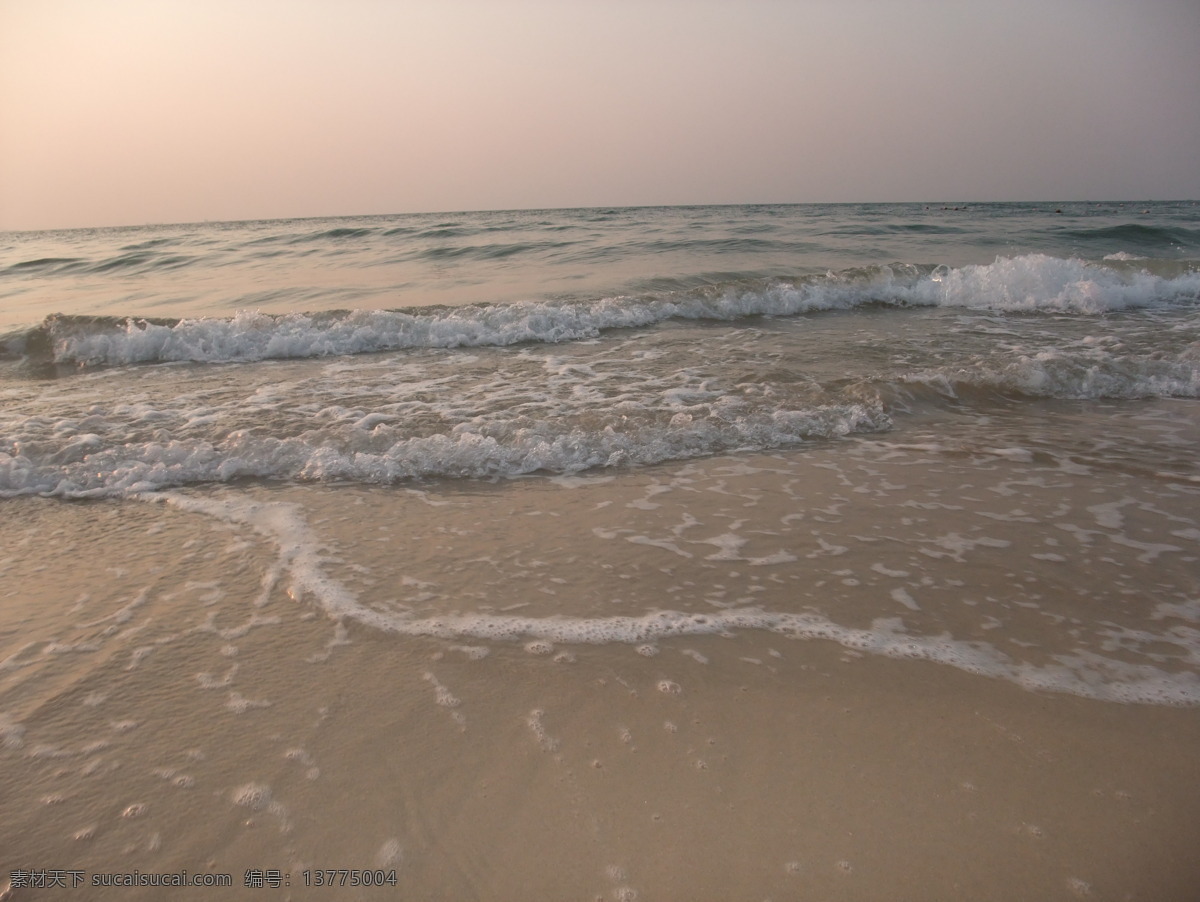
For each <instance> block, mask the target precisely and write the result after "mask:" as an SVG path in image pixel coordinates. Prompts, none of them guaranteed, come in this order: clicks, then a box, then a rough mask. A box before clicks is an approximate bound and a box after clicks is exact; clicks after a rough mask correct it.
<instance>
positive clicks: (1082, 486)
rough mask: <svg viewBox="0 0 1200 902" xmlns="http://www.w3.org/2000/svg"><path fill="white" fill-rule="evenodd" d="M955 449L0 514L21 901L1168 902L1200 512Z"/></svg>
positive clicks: (1189, 860) (3, 787)
mask: <svg viewBox="0 0 1200 902" xmlns="http://www.w3.org/2000/svg"><path fill="white" fill-rule="evenodd" d="M943 434H946V433H945V432H944V431H943ZM966 434H967V433H964V435H966ZM948 435H949V438H948V439H947V440H946V441H945V442H943V447H942V448H940V449H934V448H931V447H928V446H925V445H921V444H919V443H918V444H915V445H911V444H910V445H909V446H907V447H905V446H902V445H900V444H897V443H892V442H888V441H884V440H873V439H868V440H861V441H856V442H855V443H854V444H853V445H852V446H851V447H849V448H848V447H847V446H846V445H845V444H844V443H842V444H837V445H831V446H829V447H827V448H821V447H815V448H813V449H810V450H805V451H795V452H788V453H781V454H773V455H738V456H732V457H716V458H710V459H705V460H701V461H692V462H682V463H680V462H676V463H674V464H671V465H662V466H659V467H650V468H644V469H641V470H636V471H627V472H624V473H616V474H612V473H608V474H602V475H596V476H586V475H585V476H581V477H556V478H542V477H534V478H528V479H521V480H515V481H513V480H510V481H505V482H502V483H496V484H484V483H478V484H474V485H471V484H463V483H441V484H438V483H426V484H422V485H417V486H413V485H410V486H406V487H393V488H388V489H384V490H380V489H378V488H369V487H362V486H354V485H345V486H337V485H328V486H290V487H288V486H266V485H260V486H253V485H250V486H243V487H238V489H237V492H238V494H237V495H236V496H235V495H234V494H233V490H232V489H226V488H220V487H218V488H211V489H210V488H200V489H189V490H180V491H177V492H169V493H163V495H162V496H158V500H140V501H139V500H123V501H99V502H79V503H71V504H64V503H62V502H60V501H55V500H48V499H39V498H27V499H12V500H9V501H7V502H5V504H6V506H7V507H8V511H9V513H10V514H11V516H10V517H9V522H10V523H11V524H13V525H14V526H15V527H16V528H15V529H13V530H12V535H13V538H14V539H15V542H10V543H9V544H8V545H7V546H6V549H5V551H6V555H5V560H4V576H5V582H4V585H5V586H6V587H7V588H6V590H5V594H6V598H5V606H4V608H3V611H4V617H5V620H4V622H3V623H2V624H0V638H2V640H3V642H4V645H3V655H4V657H3V659H2V660H0V679H2V680H3V690H4V698H5V709H4V712H3V715H2V719H0V737H2V741H0V757H2V758H3V760H4V767H3V774H4V776H3V778H2V783H0V791H2V792H3V798H4V810H5V812H6V814H5V817H4V819H3V824H2V825H0V848H2V849H3V850H4V861H3V866H4V867H5V869H7V870H8V871H12V872H17V871H20V870H22V869H24V870H27V871H29V872H30V873H34V874H36V873H37V871H38V870H39V869H41V870H47V869H67V870H69V871H71V872H73V873H78V874H82V875H83V877H82V879H84V880H85V881H87V882H88V883H87V885H88V889H87V890H86V891H85V890H83V889H82V888H80V889H57V890H56V889H33V888H28V889H25V888H21V887H19V886H18V887H14V888H13V889H12V890H11V898H13V899H15V900H19V899H32V898H67V897H69V896H72V895H76V896H80V897H81V896H83V895H86V896H87V898H97V899H107V898H113V899H117V898H120V899H128V898H146V899H152V898H166V897H167V896H165V895H164V890H163V889H161V888H156V887H142V888H130V887H119V888H118V887H103V886H94V885H92V881H94V880H96V879H97V877H96V875H106V874H114V873H121V874H135V873H136V874H140V875H142V876H145V875H148V874H160V873H167V874H170V873H178V872H181V871H184V870H186V871H187V872H188V874H189V875H198V874H228V875H230V879H231V881H232V886H230V887H228V888H223V889H219V890H217V889H201V888H196V887H193V888H189V889H177V890H173V891H172V892H171V897H172V898H174V897H176V896H175V895H174V894H175V893H178V894H179V896H180V897H188V896H189V895H190V896H191V897H194V898H263V897H264V896H270V897H274V898H280V899H286V898H297V899H301V898H322V897H326V896H329V895H332V894H333V893H334V892H336V895H337V897H338V898H356V899H376V898H388V897H395V896H396V895H399V896H402V897H404V898H422V899H480V900H510V899H511V900H517V899H589V900H590V899H597V900H601V899H605V900H607V899H613V900H632V899H643V900H650V899H712V900H721V899H755V900H762V899H773V900H782V899H846V900H856V899H913V900H918V899H925V900H936V899H960V898H971V899H995V900H1010V899H1016V898H1020V899H1047V900H1049V899H1072V898H1088V899H1114V900H1116V899H1121V900H1124V899H1146V900H1180V902H1183V900H1186V899H1189V898H1191V894H1192V893H1193V891H1194V888H1195V887H1196V886H1197V885H1198V883H1197V878H1198V877H1200V869H1198V868H1200V866H1198V865H1197V863H1196V861H1195V857H1194V855H1192V854H1191V853H1192V850H1193V846H1194V838H1195V837H1196V836H1197V835H1200V779H1198V777H1200V765H1198V763H1197V759H1196V756H1195V749H1196V748H1197V743H1198V742H1200V713H1198V712H1197V709H1196V708H1195V707H1192V706H1187V705H1185V706H1182V707H1181V706H1178V705H1171V704H1150V703H1147V702H1156V701H1164V700H1165V701H1170V700H1171V699H1170V698H1167V697H1165V696H1169V695H1170V693H1171V692H1176V693H1178V694H1179V695H1180V696H1181V697H1183V696H1186V694H1187V692H1189V691H1191V688H1190V687H1191V686H1192V685H1193V683H1192V681H1194V676H1191V677H1189V676H1188V675H1187V669H1186V664H1187V662H1188V660H1189V658H1188V655H1189V654H1193V655H1194V652H1191V651H1189V650H1188V646H1187V641H1190V640H1188V638H1187V637H1188V636H1190V635H1191V634H1192V633H1193V632H1194V629H1195V627H1194V624H1195V622H1196V618H1197V611H1196V609H1195V601H1194V600H1192V601H1190V602H1189V601H1187V600H1186V599H1187V598H1189V597H1190V598H1192V599H1194V597H1195V596H1194V592H1195V575H1196V572H1197V570H1196V563H1195V561H1196V555H1195V550H1196V549H1195V542H1196V537H1197V533H1196V530H1195V526H1194V525H1189V524H1194V495H1195V494H1196V491H1197V489H1196V488H1195V486H1193V485H1191V484H1190V483H1186V482H1182V481H1172V480H1171V479H1170V478H1168V477H1164V476H1163V475H1162V474H1159V475H1158V476H1153V475H1150V476H1147V475H1146V474H1144V473H1128V474H1112V473H1109V474H1107V475H1106V477H1105V479H1103V480H1098V479H1095V478H1093V477H1092V476H1091V475H1090V474H1088V473H1087V472H1086V469H1085V468H1084V467H1082V466H1077V468H1076V472H1074V473H1071V472H1067V470H1069V468H1064V466H1063V461H1062V460H1061V459H1060V460H1049V459H1040V457H1039V455H1035V454H1018V453H1016V452H1014V451H1011V450H1008V451H1006V450H1004V449H1003V448H999V449H998V448H991V449H982V448H972V447H970V446H969V444H967V443H966V440H965V439H964V438H963V437H962V436H958V437H956V436H955V435H954V434H953V433H949V434H948ZM956 441H957V442H958V444H957V445H955V442H956ZM164 497H165V499H166V500H165V501H164V500H163V498H164ZM248 499H249V500H248ZM18 524H19V525H18ZM684 565H686V566H684ZM18 586H19V587H20V589H19V590H18V589H16V588H14V587H18ZM64 600H69V603H64ZM648 608H649V609H655V610H660V611H675V612H678V613H682V614H687V615H689V616H692V617H693V619H692V620H691V621H689V622H690V623H691V624H692V625H691V626H690V627H686V628H684V627H680V626H678V625H677V624H676V625H675V626H673V627H671V628H670V629H666V628H664V627H662V625H661V623H659V626H658V627H656V626H655V623H656V621H654V620H653V618H650V619H649V620H647V618H646V617H645V616H639V614H641V615H644V612H645V611H646V610H647V609H648ZM888 609H891V610H890V611H889V610H888ZM1098 609H1099V610H1106V611H1108V612H1109V614H1107V615H1100V614H1097V610H1098ZM881 610H882V611H884V612H886V613H888V616H886V617H881V616H880V612H881ZM754 612H758V614H757V615H756V614H755V613H754ZM768 612H773V613H774V614H775V615H782V614H785V613H786V614H788V615H791V616H790V619H789V617H782V616H775V619H771V617H767V616H766V613H768ZM756 616H757V617H758V619H757V620H756V619H755V618H756ZM723 618H724V619H723ZM730 618H733V619H730ZM738 618H741V619H738ZM1117 620H1119V621H1120V622H1116V621H1117ZM633 621H637V623H638V624H640V625H639V626H636V628H635V627H634V626H632V625H631V624H632V623H633ZM706 621H710V623H709V626H708V627H706V626H705V625H704V624H705V622H706ZM712 624H716V626H713V625H712ZM739 624H745V625H744V626H740V625H739ZM522 629H523V630H525V634H524V635H520V636H519V637H517V638H504V636H505V635H506V633H505V630H511V631H520V630H522ZM655 629H658V631H659V633H658V634H655ZM637 630H641V634H640V635H639V634H636V631H637ZM439 631H440V634H439ZM589 631H590V632H589ZM31 636H36V637H37V638H36V639H32V640H31V639H30V637H31ZM580 636H584V637H585V638H587V640H588V641H581V640H580ZM22 637H24V641H22ZM1150 660H1153V661H1155V662H1156V666H1155V667H1154V668H1150V669H1147V668H1148V665H1147V661H1150ZM1181 666H1183V669H1182V670H1180V669H1179V668H1180V667H1181ZM1151 670H1153V671H1154V673H1156V674H1158V682H1157V683H1156V682H1155V681H1154V680H1153V679H1151V673H1150V671H1151ZM1177 671H1178V673H1177ZM1171 674H1176V676H1171ZM1039 687H1040V688H1039ZM1155 693H1158V695H1156V694H1155ZM1089 696H1090V697H1089ZM325 869H345V870H347V871H352V870H353V869H363V870H367V871H372V872H377V873H378V874H380V875H382V876H384V877H390V876H391V874H392V872H393V871H394V875H395V881H396V885H395V887H394V888H393V887H392V886H391V885H388V884H385V885H384V886H383V887H376V886H369V887H368V886H357V887H352V886H349V885H347V886H344V887H341V888H337V889H336V890H335V889H331V888H330V887H328V886H313V885H309V884H311V883H313V882H314V881H315V880H319V879H321V878H319V877H315V876H314V874H316V873H317V872H319V871H323V870H325ZM260 875H262V876H261V877H260ZM260 879H266V880H267V881H268V882H267V883H266V884H265V885H263V886H257V885H254V884H255V883H256V882H257V881H258V880H260ZM331 879H334V880H349V879H352V878H342V877H339V876H338V875H337V874H336V873H335V874H334V875H332V877H331ZM353 879H358V878H353ZM367 879H373V878H371V877H368V878H367ZM271 880H275V881H276V882H277V883H278V885H277V886H272V885H271V883H270V881H271ZM248 883H249V884H250V885H247V884H248Z"/></svg>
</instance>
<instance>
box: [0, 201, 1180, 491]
mask: <svg viewBox="0 0 1200 902" xmlns="http://www.w3.org/2000/svg"><path fill="white" fill-rule="evenodd" d="M1198 298H1200V206H1197V205H1196V204H1195V203H1192V202H1185V203H1155V204H1148V205H1147V204H1142V205H1133V204H1115V203H1101V204H1090V203H1089V204H1066V205H1053V204H985V205H971V206H967V207H962V208H946V207H943V206H940V205H931V206H925V205H833V206H747V207H687V208H645V209H641V208H639V209H612V210H604V209H592V210H553V211H530V212H500V213H460V214H436V215H408V216H373V217H359V218H342V219H330V220H311V219H306V220H287V221H269V222H244V223H213V224H203V225H199V224H196V225H178V226H147V227H142V228H114V229H87V230H77V231H63V232H29V233H7V234H2V235H0V329H2V330H3V331H0V398H2V399H3V407H2V412H0V495H3V496H6V497H11V496H14V495H22V494H30V493H36V494H51V495H57V496H61V497H65V498H80V497H101V496H121V495H124V494H128V493H131V492H134V493H136V492H144V491H150V490H155V489H160V488H166V487H171V486H183V485H193V484H197V483H210V482H229V481H231V480H234V479H237V478H241V477H247V476H249V477H254V478H259V479H298V480H313V481H322V480H332V479H337V480H345V479H350V480H354V481H360V482H367V483H391V482H396V481H401V480H405V479H410V478H414V477H431V476H450V477H491V476H516V475H520V474H525V473H534V472H542V473H559V474H562V473H576V472H579V471H583V470H589V469H593V468H611V467H629V466H637V465H639V464H647V463H657V462H661V461H670V460H684V459H688V458H693V457H696V456H701V455H709V454H718V453H724V452H729V451H737V450H743V449H756V450H765V449H775V448H786V447H791V446H797V445H802V444H803V443H805V442H807V441H811V440H814V439H827V438H831V437H836V436H842V435H847V434H853V433H865V432H895V433H896V434H898V435H903V434H904V431H905V429H906V422H907V421H908V419H909V418H910V417H911V416H912V415H913V414H914V413H917V412H924V413H930V412H937V411H941V412H953V411H960V410H962V409H965V408H971V407H974V406H978V405H992V406H1001V407H1002V408H1003V409H1004V410H1005V411H1011V410H1013V409H1014V408H1015V409H1019V408H1020V406H1021V405H1023V404H1029V403H1031V402H1034V401H1036V400H1040V399H1062V400H1073V401H1080V400H1102V399H1105V400H1121V401H1123V402H1126V403H1128V404H1130V405H1136V404H1137V403H1138V402H1139V400H1141V399H1150V398H1195V397H1196V395H1197V393H1198V391H1200V378H1198V373H1200V369H1198V367H1200V345H1198V344H1197V342H1198V341H1200V316H1198V313H1197V310H1198V307H1197V305H1198Z"/></svg>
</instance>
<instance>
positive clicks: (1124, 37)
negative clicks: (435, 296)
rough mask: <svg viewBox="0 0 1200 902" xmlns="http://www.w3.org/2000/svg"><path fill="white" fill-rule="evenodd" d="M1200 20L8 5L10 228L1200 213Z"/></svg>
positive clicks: (490, 1) (480, 1)
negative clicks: (832, 213) (681, 207)
mask: <svg viewBox="0 0 1200 902" xmlns="http://www.w3.org/2000/svg"><path fill="white" fill-rule="evenodd" d="M1198 48H1200V0H428V2H425V0H0V229H5V230H10V229H13V230H15V229H44V228H75V227H93V226H108V225H137V224H143V223H168V222H197V221H203V220H213V221H217V220H243V219H266V218H287V217H307V216H337V215H358V214H375V213H414V212H442V211H451V210H495V209H530V208H551V207H589V206H642V205H667V204H726V203H816V202H895V201H920V202H942V201H963V202H968V201H1004V200H1034V201H1036V200H1051V201H1071V200H1155V199H1157V200H1164V199H1200V49H1198Z"/></svg>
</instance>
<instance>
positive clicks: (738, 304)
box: [51, 254, 1200, 366]
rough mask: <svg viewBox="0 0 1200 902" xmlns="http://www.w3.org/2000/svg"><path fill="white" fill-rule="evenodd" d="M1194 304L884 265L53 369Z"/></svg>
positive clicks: (273, 322)
mask: <svg viewBox="0 0 1200 902" xmlns="http://www.w3.org/2000/svg"><path fill="white" fill-rule="evenodd" d="M1197 299H1200V272H1191V273H1186V274H1184V275H1180V276H1177V277H1175V278H1163V277H1160V276H1156V275H1153V274H1151V273H1148V272H1138V273H1127V272H1118V271H1116V270H1114V269H1111V268H1108V267H1105V266H1103V265H1099V264H1094V263H1087V262H1084V261H1082V260H1076V259H1061V258H1057V257H1048V256H1045V255H1041V254H1031V255H1025V256H1019V257H1011V258H1007V257H999V258H997V259H996V260H995V262H993V263H990V264H987V265H979V266H964V267H960V268H957V269H950V268H946V267H938V268H937V269H935V270H934V271H933V272H932V273H928V274H925V275H920V274H917V273H916V271H915V270H914V269H913V268H912V267H899V268H898V269H892V268H889V267H883V268H881V269H879V270H877V271H874V272H873V273H872V274H871V275H870V276H869V277H866V278H864V277H862V276H861V275H859V276H856V277H850V276H847V275H845V274H842V275H838V274H832V273H831V274H829V276H827V277H826V278H824V279H818V280H814V281H809V282H801V283H796V284H790V283H782V282H781V283H776V284H773V285H770V286H767V287H764V288H759V289H755V290H745V289H740V288H732V287H731V288H728V289H726V290H725V291H723V292H719V293H715V294H690V295H689V294H680V295H668V296H661V297H651V298H632V297H613V298H602V299H599V300H595V301H590V302H574V303H554V302H530V303H525V304H500V305H488V304H483V305H473V306H467V307H447V308H440V309H437V310H414V311H413V312H406V311H399V310H393V311H387V310H357V311H352V312H350V313H345V314H332V313H330V314H303V313H293V314H287V315H284V316H268V315H266V314H263V313H258V312H254V311H243V312H240V313H238V314H237V315H235V316H233V317H231V318H229V319H219V318H201V319H184V320H181V321H179V322H178V323H175V324H174V325H164V324H160V323H148V322H144V321H137V320H131V321H129V322H126V323H124V324H122V325H120V326H115V325H109V326H107V327H90V328H67V329H57V330H56V329H51V346H52V354H53V359H54V360H55V361H56V362H58V363H63V364H76V365H80V366H113V365H125V364H133V363H149V362H181V361H191V362H209V363H220V362H238V361H245V362H251V361H258V360H266V359H283V358H301V357H326V356H341V355H350V354H361V353H369V352H376V351H391V350H400V349H406V348H455V347H481V346H489V345H490V346H506V345H512V344H517V343H520V342H562V341H574V340H580V339H588V338H594V337H596V336H597V335H599V334H600V333H602V332H603V331H605V330H608V329H619V328H631V327H640V326H649V325H653V324H655V323H660V322H663V321H665V320H668V319H715V320H736V319H740V318H742V317H748V316H761V315H768V316H791V315H796V314H801V313H808V312H814V311H822V310H831V309H851V308H854V307H857V306H861V305H864V304H892V305H901V306H943V307H965V308H973V309H988V310H995V311H999V312H1030V311H1051V312H1065V313H1074V314H1097V313H1106V312H1110V311H1114V310H1122V309H1126V308H1134V307H1148V306H1154V305H1157V304H1172V303H1178V302H1181V301H1190V300H1197Z"/></svg>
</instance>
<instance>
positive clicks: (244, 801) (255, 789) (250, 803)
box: [230, 783, 271, 811]
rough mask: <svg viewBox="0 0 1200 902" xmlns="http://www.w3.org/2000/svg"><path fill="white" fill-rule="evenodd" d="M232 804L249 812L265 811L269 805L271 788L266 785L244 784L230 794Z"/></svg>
mask: <svg viewBox="0 0 1200 902" xmlns="http://www.w3.org/2000/svg"><path fill="white" fill-rule="evenodd" d="M230 799H231V800H232V801H233V804H235V805H237V806H239V807H241V808H249V809H250V810H251V811H265V810H266V809H267V808H269V807H270V805H271V787H270V786H268V785H267V784H266V783H246V784H243V785H242V786H239V787H238V788H237V789H235V790H233V792H232V793H230Z"/></svg>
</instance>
